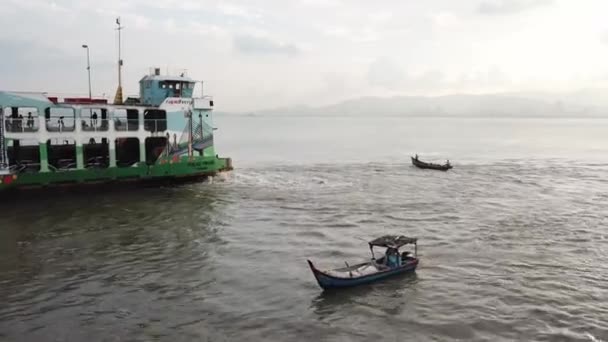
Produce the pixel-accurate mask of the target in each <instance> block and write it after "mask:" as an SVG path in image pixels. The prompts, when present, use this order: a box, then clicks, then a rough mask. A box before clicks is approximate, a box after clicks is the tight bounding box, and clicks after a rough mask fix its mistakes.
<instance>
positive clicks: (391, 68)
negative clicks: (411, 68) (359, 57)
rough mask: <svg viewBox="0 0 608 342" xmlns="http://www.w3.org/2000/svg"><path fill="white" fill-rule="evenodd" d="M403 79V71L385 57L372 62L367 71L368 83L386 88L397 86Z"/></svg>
mask: <svg viewBox="0 0 608 342" xmlns="http://www.w3.org/2000/svg"><path fill="white" fill-rule="evenodd" d="M404 80H405V73H404V72H403V70H402V69H401V67H400V66H399V65H397V64H396V63H395V62H393V61H392V60H390V59H389V58H387V57H381V58H378V59H376V60H375V61H374V62H372V63H371V64H370V66H369V69H368V71H367V81H368V82H369V84H370V85H372V86H376V87H382V88H386V89H395V88H399V87H400V86H401V85H402V84H403V81H404Z"/></svg>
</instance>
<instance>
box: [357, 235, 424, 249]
mask: <svg viewBox="0 0 608 342" xmlns="http://www.w3.org/2000/svg"><path fill="white" fill-rule="evenodd" d="M416 241H418V239H417V238H411V237H407V236H403V235H384V236H381V237H379V238H377V239H374V240H372V241H370V242H369V246H370V248H371V247H372V246H378V247H387V248H399V247H401V246H403V245H408V244H413V245H415V244H416Z"/></svg>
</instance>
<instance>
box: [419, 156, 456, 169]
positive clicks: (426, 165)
mask: <svg viewBox="0 0 608 342" xmlns="http://www.w3.org/2000/svg"><path fill="white" fill-rule="evenodd" d="M411 158H412V164H414V166H416V167H418V168H421V169H432V170H441V171H447V170H449V169H451V168H452V167H453V166H452V165H451V164H450V162H449V161H448V162H447V163H445V164H443V165H441V164H434V163H426V162H423V161H421V160H419V159H417V157H416V158H414V157H411Z"/></svg>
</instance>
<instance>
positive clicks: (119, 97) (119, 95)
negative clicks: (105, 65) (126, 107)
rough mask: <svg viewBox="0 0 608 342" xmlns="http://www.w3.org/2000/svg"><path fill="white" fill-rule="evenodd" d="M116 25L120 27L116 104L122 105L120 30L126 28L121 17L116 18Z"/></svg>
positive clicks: (118, 29)
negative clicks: (121, 22)
mask: <svg viewBox="0 0 608 342" xmlns="http://www.w3.org/2000/svg"><path fill="white" fill-rule="evenodd" d="M116 25H118V28H116V30H117V31H118V89H116V96H115V97H114V104H116V105H120V104H122V58H121V56H120V45H121V43H120V31H121V30H122V29H123V28H124V26H121V25H120V17H118V18H116Z"/></svg>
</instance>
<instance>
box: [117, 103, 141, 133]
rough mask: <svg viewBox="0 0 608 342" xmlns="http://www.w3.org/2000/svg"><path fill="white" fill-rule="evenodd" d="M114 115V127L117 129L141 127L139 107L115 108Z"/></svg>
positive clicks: (131, 129) (129, 129) (125, 129)
mask: <svg viewBox="0 0 608 342" xmlns="http://www.w3.org/2000/svg"><path fill="white" fill-rule="evenodd" d="M112 117H113V120H114V129H115V130H117V131H137V130H138V129H139V111H138V110H137V109H134V108H129V109H115V110H114V112H113V114H112Z"/></svg>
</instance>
